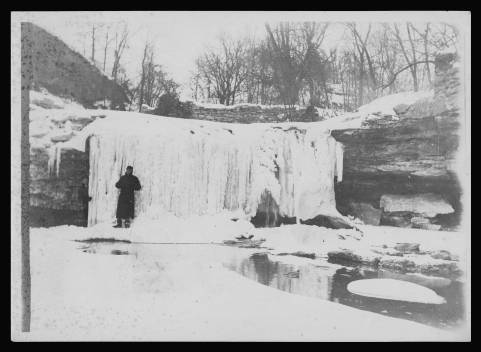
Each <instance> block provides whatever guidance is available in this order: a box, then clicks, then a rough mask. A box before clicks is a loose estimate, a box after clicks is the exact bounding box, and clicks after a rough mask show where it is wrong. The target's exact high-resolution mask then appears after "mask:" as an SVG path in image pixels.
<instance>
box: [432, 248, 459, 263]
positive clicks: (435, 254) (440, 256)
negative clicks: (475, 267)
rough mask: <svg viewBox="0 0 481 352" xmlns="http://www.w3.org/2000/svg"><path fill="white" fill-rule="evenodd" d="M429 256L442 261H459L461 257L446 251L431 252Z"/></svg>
mask: <svg viewBox="0 0 481 352" xmlns="http://www.w3.org/2000/svg"><path fill="white" fill-rule="evenodd" d="M429 255H430V256H431V257H432V258H434V259H442V260H453V261H458V260H459V257H458V256H455V255H453V254H451V253H450V252H448V251H446V250H443V249H442V250H439V251H434V252H430V253H429Z"/></svg>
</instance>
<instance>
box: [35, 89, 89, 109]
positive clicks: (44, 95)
mask: <svg viewBox="0 0 481 352" xmlns="http://www.w3.org/2000/svg"><path fill="white" fill-rule="evenodd" d="M30 105H33V106H39V107H41V108H44V109H65V108H70V109H78V110H83V109H84V107H83V106H82V105H81V104H79V103H77V102H76V101H74V100H73V99H69V98H62V97H59V96H56V95H53V94H51V93H49V92H48V90H46V89H45V88H40V90H38V91H37V90H31V91H30Z"/></svg>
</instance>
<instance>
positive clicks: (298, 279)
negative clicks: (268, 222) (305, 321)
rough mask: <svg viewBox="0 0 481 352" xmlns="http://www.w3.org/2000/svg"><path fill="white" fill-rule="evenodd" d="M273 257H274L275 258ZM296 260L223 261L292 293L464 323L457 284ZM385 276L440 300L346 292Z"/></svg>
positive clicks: (443, 324) (430, 321) (438, 322)
mask: <svg viewBox="0 0 481 352" xmlns="http://www.w3.org/2000/svg"><path fill="white" fill-rule="evenodd" d="M277 258H278V259H279V260H276V259H277ZM302 262H303V263H302V264H288V263H283V262H282V258H279V257H277V256H272V255H269V254H267V253H256V254H253V255H251V256H250V257H248V258H246V259H244V260H242V261H240V262H237V263H230V264H228V265H227V266H228V268H229V269H231V270H235V271H236V272H238V273H239V274H241V275H244V276H246V277H248V278H250V279H252V280H256V281H257V282H259V283H261V284H263V285H267V286H270V287H274V288H276V289H279V290H282V291H287V292H290V293H293V294H299V295H304V296H311V297H316V298H319V299H323V300H329V301H333V302H336V303H339V304H344V305H347V306H350V307H354V308H358V309H362V310H368V311H371V312H375V313H379V314H384V315H387V316H391V317H396V318H402V319H408V320H413V321H416V322H419V323H422V324H426V325H430V326H435V327H438V328H453V327H457V326H459V325H460V324H462V323H464V305H463V287H462V284H461V283H460V282H456V281H452V280H448V279H444V278H436V277H426V276H419V275H413V274H401V273H394V272H390V271H387V270H373V269H370V268H366V267H348V266H341V265H333V264H331V263H328V262H327V261H320V260H309V259H305V260H303V261H302ZM374 278H391V279H397V280H404V281H409V282H414V283H417V284H420V285H422V286H425V287H428V288H430V289H432V290H434V291H435V292H436V293H437V294H438V295H440V296H442V297H444V298H445V299H446V303H445V304H424V303H413V302H404V301H394V300H387V299H379V298H371V297H364V296H360V295H356V294H353V293H351V292H349V291H348V290H347V285H348V284H349V283H350V282H351V281H355V280H361V279H374Z"/></svg>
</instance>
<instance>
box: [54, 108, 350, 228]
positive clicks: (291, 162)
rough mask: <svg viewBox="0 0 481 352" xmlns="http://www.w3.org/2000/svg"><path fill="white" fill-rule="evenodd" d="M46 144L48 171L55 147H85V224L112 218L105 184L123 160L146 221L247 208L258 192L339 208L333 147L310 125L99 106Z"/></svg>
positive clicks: (282, 207) (112, 201)
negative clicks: (102, 111)
mask: <svg viewBox="0 0 481 352" xmlns="http://www.w3.org/2000/svg"><path fill="white" fill-rule="evenodd" d="M106 115H107V117H106V118H104V119H100V120H96V121H95V122H93V123H91V124H89V125H88V126H86V127H85V128H84V129H83V130H82V131H81V132H80V133H79V134H77V135H76V136H75V137H73V138H72V139H70V140H69V141H66V142H62V143H56V144H55V145H54V146H53V147H52V148H51V149H50V158H49V169H50V170H51V171H53V170H55V171H56V173H57V174H58V171H59V165H60V156H61V150H62V148H74V149H78V150H85V145H86V140H87V139H88V143H87V144H88V145H89V163H90V166H89V168H90V169H89V180H90V182H89V194H90V196H91V197H92V201H91V202H90V206H89V225H94V224H97V223H99V222H105V221H110V220H111V219H112V218H113V217H114V216H115V209H116V204H117V197H118V190H117V189H116V188H115V182H116V181H117V180H118V178H119V177H120V175H121V174H122V173H123V172H124V171H125V167H126V166H127V165H132V166H133V167H134V173H135V174H136V175H137V176H138V177H139V179H140V181H141V183H142V190H141V191H139V192H137V195H136V216H140V215H143V216H146V217H148V218H151V219H156V218H159V217H161V215H162V214H164V213H165V212H170V213H172V214H174V215H176V216H180V217H189V216H194V215H209V214H217V213H220V212H222V211H231V212H240V213H242V214H244V215H245V216H246V217H250V216H254V215H255V214H256V211H257V207H258V205H259V203H260V200H261V196H262V195H263V194H264V193H265V192H268V193H269V194H270V195H271V197H272V199H273V200H274V201H275V203H276V205H277V206H278V207H279V213H280V214H279V215H281V216H288V217H296V218H297V219H303V220H304V219H310V218H313V217H315V216H316V215H319V214H326V215H333V216H340V214H339V213H338V212H337V210H336V207H335V195H334V180H335V177H337V180H338V181H340V180H342V155H343V148H342V145H341V144H339V143H338V142H337V141H336V140H335V139H334V138H333V137H331V136H330V130H329V129H328V128H326V126H324V125H323V124H319V123H287V124H286V123H285V124H250V125H236V124H228V123H216V122H208V121H200V120H183V119H176V118H167V117H159V116H155V117H154V116H152V115H147V114H139V113H132V112H113V111H109V112H106Z"/></svg>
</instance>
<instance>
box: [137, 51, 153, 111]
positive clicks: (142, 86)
mask: <svg viewBox="0 0 481 352" xmlns="http://www.w3.org/2000/svg"><path fill="white" fill-rule="evenodd" d="M152 55H153V50H152V45H151V44H150V43H149V42H147V43H145V46H144V54H143V56H142V71H141V72H142V73H141V76H140V84H139V112H142V105H143V104H144V89H145V82H146V78H147V70H148V67H147V65H146V63H147V62H148V61H149V60H151V59H152Z"/></svg>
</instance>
